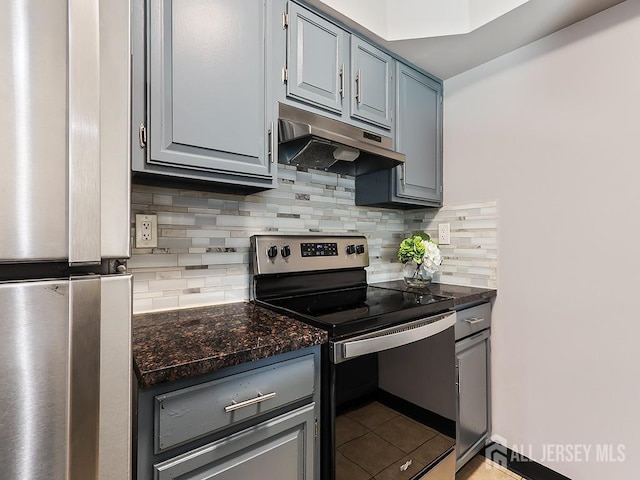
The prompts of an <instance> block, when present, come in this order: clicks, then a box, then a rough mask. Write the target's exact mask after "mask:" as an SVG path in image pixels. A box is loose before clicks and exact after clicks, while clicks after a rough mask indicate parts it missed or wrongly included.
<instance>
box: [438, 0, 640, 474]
mask: <svg viewBox="0 0 640 480" xmlns="http://www.w3.org/2000/svg"><path fill="white" fill-rule="evenodd" d="M494 199H495V200H497V201H498V215H499V218H498V248H499V251H500V255H499V259H498V298H497V301H496V304H495V310H494V312H495V317H494V319H495V320H494V324H493V325H494V328H493V331H492V339H493V352H492V354H493V372H492V373H493V380H494V383H493V389H492V393H493V427H494V433H495V434H498V435H500V436H502V437H504V438H505V439H506V440H507V441H508V444H509V446H510V447H514V448H515V449H517V450H520V451H522V453H524V454H530V455H531V456H532V457H533V458H534V459H536V460H538V461H541V463H544V464H545V465H547V466H549V467H550V468H553V469H554V470H556V471H558V472H560V473H563V474H564V475H567V476H569V477H571V478H573V479H576V480H602V479H612V480H613V479H627V478H638V472H640V433H639V431H640V348H639V341H640V313H639V308H638V305H639V303H640V254H639V253H638V250H639V243H640V221H639V219H640V0H627V1H626V2H624V3H622V4H620V5H618V6H616V7H614V8H612V9H609V10H607V11H604V12H602V13H600V14H598V15H596V16H594V17H591V18H589V19H587V20H584V21H582V22H580V23H578V24H575V25H573V26H571V27H569V28H567V29H565V30H563V31H561V32H558V33H556V34H554V35H551V36H549V37H546V38H544V39H542V40H540V41H538V42H536V43H534V44H532V45H529V46H526V47H523V48H521V49H519V50H516V51H515V52H512V53H510V54H508V55H505V56H503V57H501V58H499V59H497V60H495V61H492V62H489V63H487V64H484V65H482V66H480V67H477V68H475V69H474V70H471V71H469V72H466V73H463V74H461V75H459V76H457V77H454V78H452V79H450V80H448V81H447V82H445V203H446V204H457V203H464V202H471V201H483V200H494ZM520 444H523V446H522V447H520V446H518V445H520ZM529 444H531V450H529ZM549 444H562V445H568V446H570V445H573V444H587V445H591V446H592V447H591V448H592V449H591V451H590V453H589V456H588V457H587V458H588V461H569V460H571V459H570V458H568V457H567V456H566V455H565V457H564V461H553V459H549V458H544V455H545V454H547V453H548V452H549V450H547V451H545V450H543V448H545V445H549ZM598 444H613V445H614V447H616V446H617V445H618V444H624V446H625V453H626V460H625V461H624V462H622V463H613V462H598V461H597V460H598V459H597V458H596V451H595V449H596V448H597V445H598ZM548 448H549V447H547V449H548ZM555 453H557V450H556V451H555ZM559 459H560V460H563V458H562V457H561V456H560V458H559ZM583 460H585V459H583Z"/></svg>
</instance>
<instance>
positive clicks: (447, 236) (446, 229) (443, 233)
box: [438, 223, 451, 245]
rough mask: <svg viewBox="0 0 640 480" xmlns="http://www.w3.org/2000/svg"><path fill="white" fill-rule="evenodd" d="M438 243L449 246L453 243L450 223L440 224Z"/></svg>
mask: <svg viewBox="0 0 640 480" xmlns="http://www.w3.org/2000/svg"><path fill="white" fill-rule="evenodd" d="M438 243H439V244H440V245H449V244H450V243H451V227H450V226H449V224H448V223H440V224H438Z"/></svg>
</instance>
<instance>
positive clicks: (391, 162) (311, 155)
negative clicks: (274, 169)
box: [278, 103, 405, 176]
mask: <svg viewBox="0 0 640 480" xmlns="http://www.w3.org/2000/svg"><path fill="white" fill-rule="evenodd" d="M278 116H279V121H278V134H279V137H278V138H279V141H280V144H279V148H278V151H279V153H278V159H279V162H280V163H286V164H290V165H298V166H302V167H308V168H316V169H321V170H327V171H330V172H335V173H342V174H345V175H353V176H357V175H364V174H365V173H371V172H377V171H379V170H390V169H392V168H393V167H395V166H397V165H400V164H402V163H404V161H405V156H404V154H402V153H399V152H396V151H394V150H393V139H392V138H390V137H386V136H384V135H379V134H377V133H373V132H369V131H367V130H363V129H362V128H358V127H354V126H353V125H348V124H346V123H343V122H339V121H337V120H333V119H331V118H327V117H323V116H322V115H318V114H315V113H312V112H308V111H306V110H302V109H299V108H296V107H292V106H291V105H285V104H282V103H280V104H279V110H278Z"/></svg>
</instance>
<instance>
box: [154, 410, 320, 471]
mask: <svg viewBox="0 0 640 480" xmlns="http://www.w3.org/2000/svg"><path fill="white" fill-rule="evenodd" d="M314 408H315V403H311V404H309V405H307V406H305V407H301V408H299V409H298V410H294V411H293V412H290V413H287V414H284V415H281V416H279V417H276V418H274V419H273V420H269V421H267V422H264V423H261V424H259V425H257V426H255V427H250V428H248V429H246V430H243V431H241V432H239V433H236V434H234V435H231V436H229V437H227V438H224V439H222V440H219V441H217V442H214V443H211V444H209V445H205V446H204V447H201V448H199V449H196V450H193V451H190V452H187V453H185V454H183V455H180V456H178V457H176V458H173V459H171V460H167V461H166V462H162V463H160V464H158V465H156V466H155V467H154V470H155V479H156V480H174V479H181V480H204V479H216V480H238V479H252V478H269V479H271V478H274V479H275V478H277V479H279V480H311V479H313V477H314V471H313V470H314V469H313V464H314V421H315V417H314Z"/></svg>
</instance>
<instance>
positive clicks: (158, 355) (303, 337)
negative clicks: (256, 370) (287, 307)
mask: <svg viewBox="0 0 640 480" xmlns="http://www.w3.org/2000/svg"><path fill="white" fill-rule="evenodd" d="M132 336H133V359H134V368H135V372H136V375H137V376H138V382H139V386H140V387H143V388H145V387H150V386H153V385H157V384H160V383H165V382H171V381H174V380H178V379H181V378H187V377H192V376H196V375H201V374H204V373H209V372H214V371H216V370H220V369H222V368H225V367H229V366H232V365H238V364H241V363H245V362H251V361H255V360H260V359H263V358H267V357H271V356H273V355H277V354H280V353H285V352H291V351H294V350H300V349H302V348H306V347H311V346H313V345H319V344H321V343H325V342H327V333H326V332H325V331H323V330H320V329H317V328H314V327H312V326H310V325H307V324H305V323H302V322H299V321H297V320H294V319H292V318H289V317H287V316H285V315H280V314H278V313H275V312H272V311H270V310H267V309H265V308H262V307H259V306H256V305H253V304H251V303H247V302H240V303H228V304H223V305H212V306H208V307H198V308H189V309H181V310H170V311H163V312H150V313H142V314H137V315H134V316H133V327H132Z"/></svg>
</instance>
